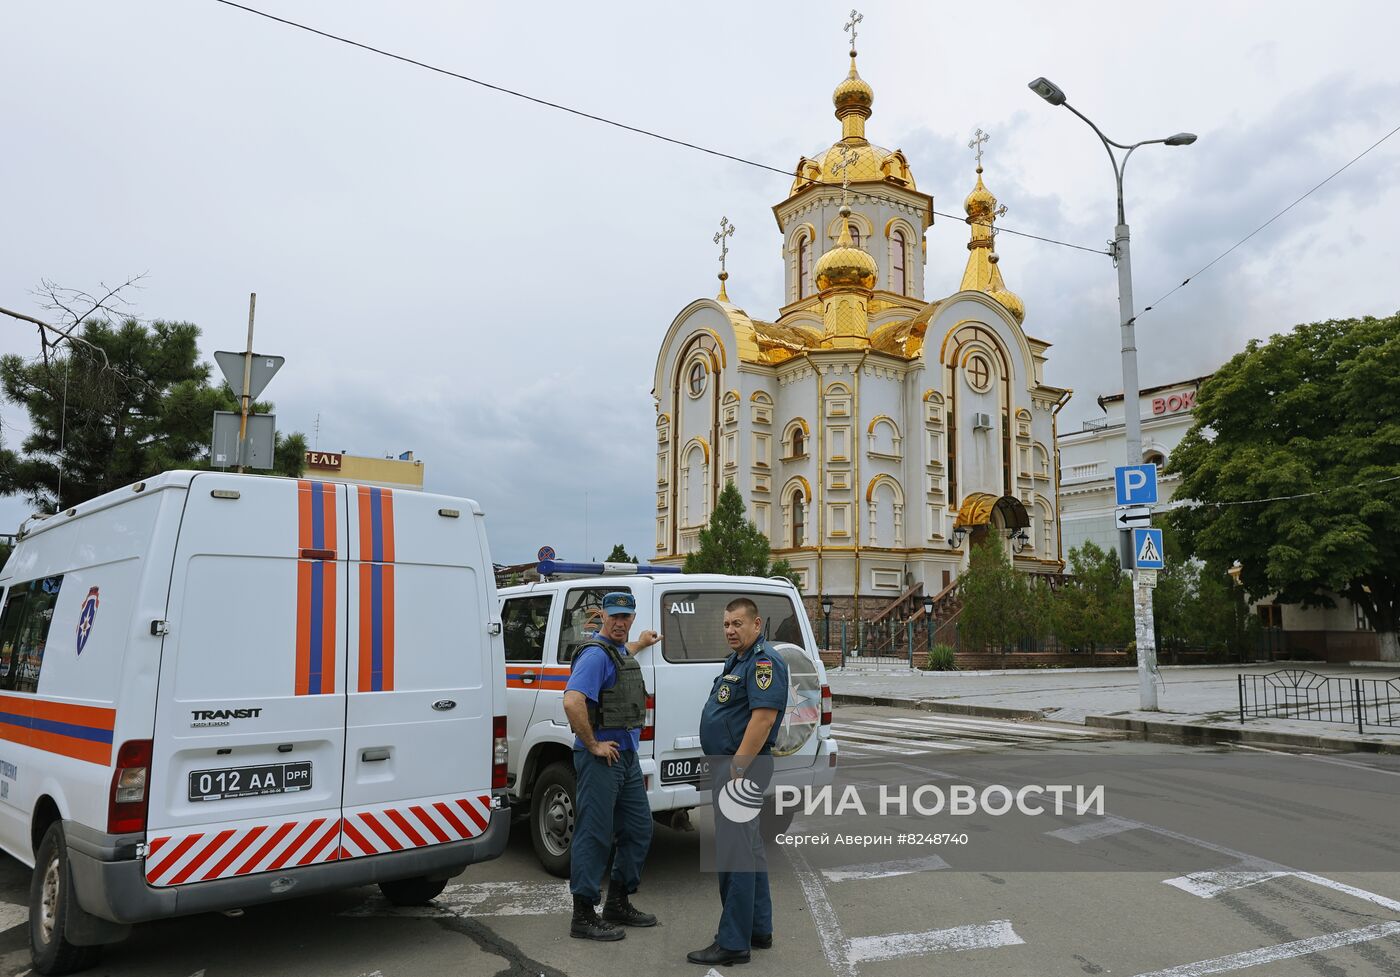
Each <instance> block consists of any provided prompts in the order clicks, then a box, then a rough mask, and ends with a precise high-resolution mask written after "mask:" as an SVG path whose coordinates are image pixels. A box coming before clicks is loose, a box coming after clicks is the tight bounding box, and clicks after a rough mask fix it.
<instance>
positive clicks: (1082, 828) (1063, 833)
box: [1045, 817, 1140, 845]
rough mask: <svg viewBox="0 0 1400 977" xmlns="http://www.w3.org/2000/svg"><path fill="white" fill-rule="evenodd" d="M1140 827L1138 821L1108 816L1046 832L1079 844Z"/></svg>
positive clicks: (1054, 836) (1050, 835) (1051, 835)
mask: <svg viewBox="0 0 1400 977" xmlns="http://www.w3.org/2000/svg"><path fill="white" fill-rule="evenodd" d="M1138 827H1140V825H1139V824H1138V823H1137V822H1136V821H1127V820H1124V819H1123V818H1115V817H1106V818H1104V819H1102V820H1100V821H1086V822H1085V823H1084V824H1076V825H1073V826H1072V827H1068V828H1059V829H1058V830H1055V831H1047V832H1045V834H1046V835H1047V836H1048V837H1051V838H1059V839H1060V840H1061V841H1068V842H1069V843H1070V844H1071V845H1078V844H1080V843H1081V842H1085V841H1090V840H1092V839H1094V838H1106V837H1107V836H1109V835H1116V834H1122V833H1123V832H1124V831H1133V830H1135V829H1136V828H1138Z"/></svg>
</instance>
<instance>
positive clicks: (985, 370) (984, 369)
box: [967, 355, 992, 393]
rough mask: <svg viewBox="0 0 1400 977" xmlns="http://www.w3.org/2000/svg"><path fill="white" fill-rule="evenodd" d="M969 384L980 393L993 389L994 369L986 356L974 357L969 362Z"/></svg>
mask: <svg viewBox="0 0 1400 977" xmlns="http://www.w3.org/2000/svg"><path fill="white" fill-rule="evenodd" d="M967 382H968V384H969V385H970V386H971V387H972V389H973V390H976V391H977V392H978V393H986V392H987V391H988V390H990V389H991V387H992V368H991V366H990V365H989V364H988V363H987V358H986V357H985V356H980V355H979V356H973V357H971V358H969V359H968V361H967Z"/></svg>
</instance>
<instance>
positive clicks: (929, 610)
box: [924, 594, 933, 651]
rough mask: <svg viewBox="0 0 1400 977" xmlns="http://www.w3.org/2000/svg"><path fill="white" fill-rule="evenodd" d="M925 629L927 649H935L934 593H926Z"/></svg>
mask: <svg viewBox="0 0 1400 977" xmlns="http://www.w3.org/2000/svg"><path fill="white" fill-rule="evenodd" d="M924 631H925V633H926V634H927V637H926V638H925V641H924V643H925V645H926V646H927V648H926V650H928V651H932V650H933V594H924Z"/></svg>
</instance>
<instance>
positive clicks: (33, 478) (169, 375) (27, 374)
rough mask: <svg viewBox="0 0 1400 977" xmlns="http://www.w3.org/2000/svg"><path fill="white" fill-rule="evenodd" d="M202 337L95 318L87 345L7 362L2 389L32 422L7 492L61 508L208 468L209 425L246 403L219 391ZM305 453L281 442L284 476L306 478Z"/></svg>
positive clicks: (0, 459)
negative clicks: (218, 414)
mask: <svg viewBox="0 0 1400 977" xmlns="http://www.w3.org/2000/svg"><path fill="white" fill-rule="evenodd" d="M198 338H199V329H198V327H196V326H194V325H193V324H191V323H188V322H155V323H152V324H151V325H150V326H145V325H142V324H141V323H140V322H137V321H136V320H134V319H127V320H125V321H124V322H122V323H120V324H119V325H114V324H113V323H111V322H107V321H88V322H87V323H85V324H84V325H83V328H82V339H83V340H84V341H85V343H86V344H88V345H72V346H68V347H67V348H66V349H65V350H64V351H63V352H61V353H57V354H53V355H48V356H45V357H44V358H43V359H41V360H38V361H34V362H29V361H26V360H25V359H24V358H23V357H21V356H18V355H13V354H11V355H8V356H5V357H3V358H0V389H3V393H4V397H5V399H6V400H7V401H9V402H10V403H13V404H17V405H20V406H23V407H24V408H25V410H26V411H27V412H28V414H29V421H30V433H29V436H28V437H26V438H25V440H24V442H23V445H22V446H21V448H20V450H18V451H16V450H13V449H9V448H6V449H4V450H3V451H0V494H5V495H23V496H24V497H25V498H26V499H28V500H29V501H30V502H31V503H32V504H34V505H35V506H37V507H39V508H41V509H47V510H58V509H64V508H67V507H68V506H71V505H73V504H75V503H77V502H81V501H84V500H86V499H90V498H92V497H94V496H97V495H101V494H102V493H104V492H109V491H111V490H113V489H116V488H120V487H121V486H123V485H127V484H130V483H131V482H135V481H139V480H141V479H142V478H146V477H149V476H151V475H154V474H158V473H160V472H162V471H168V470H170V469H172V468H182V467H186V468H190V467H194V468H197V467H204V466H206V465H207V464H208V453H209V439H210V430H209V423H210V418H211V417H212V415H213V412H214V411H215V410H230V409H235V408H236V406H237V398H236V397H234V395H233V393H232V391H230V390H229V389H228V387H227V386H220V387H215V386H212V385H210V383H209V376H210V368H209V366H208V364H205V363H201V362H200V361H199V349H198V345H197V341H198ZM99 350H100V352H98V351H99ZM104 354H105V361H104V358H103V356H104ZM257 409H258V410H260V411H264V410H268V409H270V405H267V404H259V405H257ZM305 447H306V443H305V438H303V437H302V436H301V435H300V434H291V435H286V436H283V437H280V438H279V444H278V452H277V455H276V458H275V462H276V470H277V471H278V472H279V473H281V474H300V472H301V466H302V458H303V452H304V451H305Z"/></svg>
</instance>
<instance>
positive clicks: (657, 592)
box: [499, 562, 837, 876]
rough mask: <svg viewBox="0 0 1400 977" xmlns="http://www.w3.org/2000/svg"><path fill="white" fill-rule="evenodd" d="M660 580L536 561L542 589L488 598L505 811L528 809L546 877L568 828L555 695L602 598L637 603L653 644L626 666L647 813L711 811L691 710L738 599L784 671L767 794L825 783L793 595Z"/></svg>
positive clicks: (706, 684) (747, 582) (691, 577)
mask: <svg viewBox="0 0 1400 977" xmlns="http://www.w3.org/2000/svg"><path fill="white" fill-rule="evenodd" d="M665 569H666V568H649V567H637V566H634V565H630V564H601V563H600V564H568V565H566V564H555V563H553V562H547V563H542V564H540V571H541V573H542V574H544V575H545V579H543V580H541V581H540V582H538V583H532V584H525V585H522V586H517V587H507V588H504V589H502V590H501V591H500V592H499V599H500V604H501V623H502V629H503V632H504V637H505V656H506V701H507V704H508V705H507V710H508V716H509V722H508V724H507V730H508V732H509V735H510V751H509V753H510V769H509V775H508V778H507V784H508V785H509V787H510V798H511V803H512V805H513V806H515V807H516V808H517V810H519V811H521V812H524V811H528V814H529V825H530V837H531V841H532V842H533V844H534V847H535V853H536V854H537V855H538V856H539V859H540V863H541V864H542V865H544V867H545V868H546V869H547V870H548V871H550V872H552V873H553V874H555V875H560V876H567V875H568V874H569V852H570V845H571V841H572V838H573V828H574V796H575V791H574V766H573V742H574V734H573V732H572V730H570V728H569V723H568V720H567V719H566V718H565V716H564V686H565V685H566V684H567V683H568V680H569V668H570V663H571V662H572V661H573V654H574V652H575V651H576V650H577V649H578V648H579V647H580V646H581V645H582V644H583V643H584V642H585V641H586V640H587V637H588V634H589V632H590V631H592V630H593V629H595V628H596V627H597V622H598V621H599V620H601V618H600V617H599V614H600V611H599V608H601V606H602V603H603V595H604V594H606V593H608V592H610V591H615V590H625V591H627V592H629V593H630V594H632V596H633V597H635V598H636V599H637V616H636V619H635V620H634V621H633V624H632V637H633V638H636V637H637V636H638V635H640V634H641V633H642V632H643V631H645V630H648V629H650V630H653V631H656V632H657V633H658V634H660V635H661V641H660V642H659V643H658V644H655V645H653V646H652V647H650V648H647V649H645V650H643V651H641V652H640V653H639V654H638V655H637V661H638V662H639V663H640V664H641V667H642V675H643V677H644V679H645V681H646V687H647V693H648V695H647V725H646V726H645V728H643V730H642V732H641V751H640V754H639V756H638V759H639V761H640V765H641V768H642V776H643V778H644V779H645V782H646V788H647V799H648V800H649V801H650V803H651V810H652V813H653V815H654V816H657V817H658V819H660V820H663V821H665V820H670V821H672V822H673V823H681V820H683V818H684V812H686V811H689V810H690V809H691V808H693V807H696V806H699V805H702V804H709V802H710V791H709V790H708V788H707V787H705V786H704V785H706V784H708V783H709V779H708V778H709V774H708V770H707V769H706V768H705V757H704V751H703V750H701V749H700V713H701V710H702V709H703V708H704V705H705V700H706V699H708V698H709V695H710V690H711V687H712V685H713V683H714V680H715V677H716V676H717V675H719V674H720V671H721V669H722V666H723V664H724V660H725V658H727V657H728V656H729V654H730V649H729V646H728V645H727V644H726V643H725V640H724V630H723V628H722V626H721V622H722V621H723V619H724V606H725V605H726V604H728V603H729V602H730V601H731V600H733V599H734V598H736V597H748V598H750V599H752V600H753V601H754V603H756V604H757V605H758V612H759V616H760V617H762V618H763V621H764V631H765V634H766V635H767V638H768V641H769V642H770V643H771V644H772V645H773V647H774V649H775V650H776V651H777V652H778V653H779V654H781V655H782V656H783V659H784V661H785V662H786V663H787V666H788V676H789V684H790V688H789V693H788V707H787V711H786V713H785V715H784V717H783V725H782V729H781V731H780V732H779V737H778V743H777V746H776V747H775V748H774V755H775V757H776V759H775V773H774V778H773V786H774V787H776V786H777V785H778V784H793V785H797V786H802V785H806V784H817V785H820V784H828V783H831V781H832V779H833V778H834V776H835V767H836V758H837V745H836V740H835V739H834V738H833V737H832V735H831V691H830V690H829V689H828V688H827V684H826V669H825V668H824V667H823V665H822V662H821V657H820V656H819V655H818V653H817V647H818V646H817V642H816V640H815V639H814V638H813V635H812V627H811V623H810V622H809V621H808V618H807V613H806V611H805V610H804V608H803V606H802V600H801V597H800V596H799V595H798V592H797V588H796V587H794V586H793V584H792V582H791V581H789V580H786V579H783V578H772V579H769V578H763V577H732V576H722V575H718V574H679V573H669V572H662V571H663V570H665ZM639 571H641V572H639ZM648 571H655V572H648ZM790 816H791V815H790V813H789V818H790ZM678 819H681V820H678ZM772 820H773V819H772V818H771V817H770V818H769V821H770V823H771V822H772ZM773 827H774V828H776V827H779V826H778V825H773Z"/></svg>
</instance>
